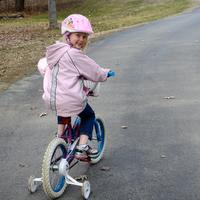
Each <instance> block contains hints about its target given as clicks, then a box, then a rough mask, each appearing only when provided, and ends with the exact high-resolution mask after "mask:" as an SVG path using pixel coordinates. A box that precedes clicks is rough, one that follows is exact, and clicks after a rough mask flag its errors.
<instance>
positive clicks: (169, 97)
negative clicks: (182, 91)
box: [163, 96, 175, 99]
mask: <svg viewBox="0 0 200 200" xmlns="http://www.w3.org/2000/svg"><path fill="white" fill-rule="evenodd" d="M163 99H175V96H168V97H163Z"/></svg>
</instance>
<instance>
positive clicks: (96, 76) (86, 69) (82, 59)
mask: <svg viewBox="0 0 200 200" xmlns="http://www.w3.org/2000/svg"><path fill="white" fill-rule="evenodd" d="M69 56H70V57H71V59H72V62H73V64H74V66H75V67H76V69H77V70H78V72H79V73H80V76H83V77H84V78H85V79H87V80H90V81H93V82H103V81H106V80H107V74H108V72H109V71H110V69H106V68H102V67H100V66H99V65H98V64H97V63H96V62H95V61H94V60H92V59H91V58H89V57H88V56H87V55H85V54H84V53H83V52H82V51H80V50H73V52H70V53H69Z"/></svg>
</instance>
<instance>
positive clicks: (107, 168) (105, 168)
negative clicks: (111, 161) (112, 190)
mask: <svg viewBox="0 0 200 200" xmlns="http://www.w3.org/2000/svg"><path fill="white" fill-rule="evenodd" d="M101 171H110V167H108V166H103V167H102V168H101Z"/></svg>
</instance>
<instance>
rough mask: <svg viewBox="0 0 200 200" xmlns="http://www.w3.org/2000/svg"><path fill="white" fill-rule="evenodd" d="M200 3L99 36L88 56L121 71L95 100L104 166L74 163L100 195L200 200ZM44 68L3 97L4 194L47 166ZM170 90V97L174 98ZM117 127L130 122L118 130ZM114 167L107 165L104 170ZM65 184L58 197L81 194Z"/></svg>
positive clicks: (16, 196)
mask: <svg viewBox="0 0 200 200" xmlns="http://www.w3.org/2000/svg"><path fill="white" fill-rule="evenodd" d="M199 19H200V10H199V9H195V10H193V11H192V12H188V13H185V14H182V15H178V16H173V17H170V18H166V19H163V20H158V21H155V22H152V23H149V24H146V25H142V26H138V27H135V28H132V29H128V30H125V31H122V32H119V33H115V34H113V35H111V36H109V37H107V38H105V39H101V40H99V41H97V42H96V43H93V44H92V45H91V46H90V48H89V50H88V53H89V55H90V56H91V57H93V58H95V59H96V60H97V62H99V63H100V64H101V65H103V66H104V65H105V66H109V67H111V68H112V69H114V70H115V71H116V72H117V77H116V78H113V79H112V80H111V79H110V80H109V81H108V82H107V83H105V84H103V85H102V87H101V97H99V98H98V99H96V100H92V104H93V106H94V107H95V109H96V111H97V113H99V114H100V115H102V116H103V117H104V119H105V121H106V128H107V133H108V135H109V142H108V146H107V151H106V153H105V158H104V160H102V162H101V163H99V164H98V165H95V166H91V167H88V165H86V164H81V165H79V166H77V168H76V169H75V170H74V172H73V173H75V174H76V175H79V174H87V175H88V176H89V179H90V182H91V184H92V191H93V192H92V194H91V198H90V199H94V200H100V199H101V200H102V199H105V200H192V199H194V200H198V199H200V190H199V188H200V132H199V130H200V75H199V74H200V68H199V63H200V56H199V55H200V53H199V52H200V25H199ZM41 94H42V79H41V77H40V76H39V74H37V73H36V74H34V75H33V76H31V77H27V78H25V79H23V80H21V81H19V82H17V83H16V84H15V85H12V86H11V87H10V88H9V90H7V91H5V92H4V93H1V95H0V119H1V120H0V168H1V170H0V197H1V199H4V200H27V199H30V200H36V199H40V200H44V199H46V197H45V195H44V193H43V191H42V189H39V191H38V192H37V193H35V194H33V195H30V194H29V193H28V191H27V189H26V187H27V179H28V177H29V175H31V174H34V175H36V176H37V177H39V176H40V173H41V167H40V166H41V161H42V156H43V153H44V151H45V148H46V146H47V144H48V142H49V141H50V140H51V139H52V137H53V134H54V133H55V129H56V128H55V127H56V126H55V123H54V120H55V118H54V116H53V115H52V114H51V113H48V115H47V117H42V118H41V117H39V115H40V114H41V113H42V112H47V110H46V109H45V108H44V106H43V102H42V100H41ZM165 97H170V98H169V99H167V98H165ZM121 126H127V127H128V128H127V129H122V128H121ZM102 166H109V167H110V170H109V171H101V168H102ZM80 197H81V196H80V189H79V188H77V187H69V188H68V189H67V190H66V192H65V193H64V195H63V196H62V197H61V198H60V199H69V200H70V199H71V200H72V199H80Z"/></svg>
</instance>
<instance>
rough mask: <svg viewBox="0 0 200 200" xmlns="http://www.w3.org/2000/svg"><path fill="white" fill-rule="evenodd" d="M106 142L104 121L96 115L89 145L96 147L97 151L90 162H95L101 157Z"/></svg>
mask: <svg viewBox="0 0 200 200" xmlns="http://www.w3.org/2000/svg"><path fill="white" fill-rule="evenodd" d="M106 142H107V137H106V132H105V126H104V122H103V120H102V119H101V118H100V117H97V118H96V120H95V123H94V130H93V136H92V140H91V146H92V148H96V149H97V150H98V152H99V153H98V155H97V156H96V157H94V158H91V163H92V164H96V163H98V162H99V161H100V160H101V159H102V157H103V154H104V151H105V147H106Z"/></svg>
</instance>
